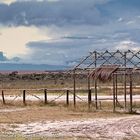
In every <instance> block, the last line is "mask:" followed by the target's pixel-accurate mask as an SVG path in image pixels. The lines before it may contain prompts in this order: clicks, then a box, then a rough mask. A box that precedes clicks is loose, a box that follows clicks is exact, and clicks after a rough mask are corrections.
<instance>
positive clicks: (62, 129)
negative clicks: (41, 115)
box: [0, 115, 140, 140]
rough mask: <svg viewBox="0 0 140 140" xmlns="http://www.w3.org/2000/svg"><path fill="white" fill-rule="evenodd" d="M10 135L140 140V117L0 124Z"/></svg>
mask: <svg viewBox="0 0 140 140" xmlns="http://www.w3.org/2000/svg"><path fill="white" fill-rule="evenodd" d="M0 127H1V128H2V129H4V130H7V132H8V133H9V134H10V133H11V134H15V133H18V134H19V133H20V134H22V135H23V136H29V137H32V136H40V137H41V136H45V137H75V138H76V137H83V138H87V139H96V140H98V139H99V140H112V139H113V140H124V139H127V140H132V139H133V138H135V139H137V140H138V139H140V116H136V115H131V116H129V117H119V118H107V119H105V118H99V119H87V120H85V119H78V120H76V119H75V120H63V121H53V120H52V121H43V122H34V123H26V124H0Z"/></svg>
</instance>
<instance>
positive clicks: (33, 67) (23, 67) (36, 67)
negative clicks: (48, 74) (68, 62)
mask: <svg viewBox="0 0 140 140" xmlns="http://www.w3.org/2000/svg"><path fill="white" fill-rule="evenodd" d="M66 68H67V67H66V66H61V65H47V64H17V63H0V70H1V71H3V70H10V71H13V70H14V71H15V70H64V69H66Z"/></svg>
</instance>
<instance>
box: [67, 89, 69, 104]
mask: <svg viewBox="0 0 140 140" xmlns="http://www.w3.org/2000/svg"><path fill="white" fill-rule="evenodd" d="M66 104H67V106H69V90H67V93H66Z"/></svg>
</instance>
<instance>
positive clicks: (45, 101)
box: [44, 89, 48, 104]
mask: <svg viewBox="0 0 140 140" xmlns="http://www.w3.org/2000/svg"><path fill="white" fill-rule="evenodd" d="M44 103H45V104H47V103H48V100H47V89H44Z"/></svg>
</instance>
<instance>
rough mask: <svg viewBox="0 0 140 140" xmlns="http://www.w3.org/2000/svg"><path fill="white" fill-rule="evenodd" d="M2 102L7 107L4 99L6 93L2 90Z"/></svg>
mask: <svg viewBox="0 0 140 140" xmlns="http://www.w3.org/2000/svg"><path fill="white" fill-rule="evenodd" d="M1 95H2V102H3V104H4V105H5V98H4V91H3V90H2V94H1Z"/></svg>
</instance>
